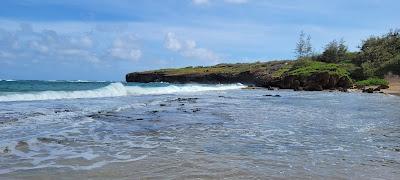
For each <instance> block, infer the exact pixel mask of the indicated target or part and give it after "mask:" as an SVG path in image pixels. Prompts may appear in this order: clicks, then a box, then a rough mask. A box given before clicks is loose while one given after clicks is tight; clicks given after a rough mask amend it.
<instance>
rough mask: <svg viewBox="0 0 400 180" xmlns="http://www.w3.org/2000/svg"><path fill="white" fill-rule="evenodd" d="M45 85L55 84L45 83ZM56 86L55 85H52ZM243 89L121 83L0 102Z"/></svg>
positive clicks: (13, 95)
mask: <svg viewBox="0 0 400 180" xmlns="http://www.w3.org/2000/svg"><path fill="white" fill-rule="evenodd" d="M46 83H55V82H54V81H47V82H46ZM61 83H69V84H72V85H74V84H83V83H100V84H102V83H104V82H89V81H88V82H86V81H70V82H61ZM54 85H57V84H54ZM243 87H245V86H244V85H242V84H228V85H223V84H218V85H200V84H185V85H173V84H168V83H153V85H152V86H148V85H147V86H143V84H141V83H133V84H123V83H121V82H114V83H110V84H108V85H107V86H105V87H101V88H96V89H91V90H75V91H74V90H70V91H63V90H58V91H48V90H47V91H27V92H3V93H2V94H0V102H5V101H35V100H55V99H78V98H101V97H119V96H129V95H146V94H147V95H150V94H173V93H190V92H201V91H223V90H233V89H240V88H243Z"/></svg>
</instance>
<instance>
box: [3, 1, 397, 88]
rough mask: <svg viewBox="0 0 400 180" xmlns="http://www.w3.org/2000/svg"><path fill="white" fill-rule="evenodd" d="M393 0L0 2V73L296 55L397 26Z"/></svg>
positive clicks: (121, 73)
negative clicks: (304, 47)
mask: <svg viewBox="0 0 400 180" xmlns="http://www.w3.org/2000/svg"><path fill="white" fill-rule="evenodd" d="M398 7H400V1H398V0H352V1H349V0H335V1H326V0H85V1H82V0H57V1H55V0H2V1H1V2H0V79H19V80H21V79H28V80H114V81H123V80H124V79H125V74H126V73H129V72H134V71H144V70H151V69H159V68H173V67H186V66H207V65H214V64H218V63H238V62H255V61H270V60H284V59H294V57H295V53H294V48H295V46H296V42H297V40H298V38H299V34H300V32H301V31H304V32H305V33H306V34H309V35H310V36H311V38H312V39H311V42H312V45H313V48H314V51H316V52H321V51H322V50H323V47H324V45H325V44H327V43H328V42H329V41H332V40H334V39H338V40H339V39H341V38H343V39H344V40H345V42H346V44H347V45H348V47H349V49H350V50H352V51H356V50H358V47H359V45H360V44H361V43H362V40H364V39H366V38H368V37H370V36H371V35H382V34H384V33H386V32H388V31H389V30H390V29H395V28H400V21H399V19H400V11H398Z"/></svg>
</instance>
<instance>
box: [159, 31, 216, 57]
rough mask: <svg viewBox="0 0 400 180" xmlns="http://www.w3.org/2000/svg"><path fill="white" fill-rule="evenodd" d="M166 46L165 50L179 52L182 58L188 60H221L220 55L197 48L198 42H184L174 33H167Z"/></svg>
mask: <svg viewBox="0 0 400 180" xmlns="http://www.w3.org/2000/svg"><path fill="white" fill-rule="evenodd" d="M164 46H165V48H167V49H169V50H171V51H174V52H179V53H180V54H181V55H182V56H184V57H188V58H194V59H200V60H211V61H217V60H218V59H219V57H218V55H217V54H215V53H214V52H213V51H211V50H209V49H206V48H199V47H197V44H196V41H193V40H186V41H182V40H180V39H178V38H177V37H176V35H175V34H174V33H172V32H168V33H167V35H166V38H165V44H164Z"/></svg>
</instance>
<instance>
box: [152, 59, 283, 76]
mask: <svg viewBox="0 0 400 180" xmlns="http://www.w3.org/2000/svg"><path fill="white" fill-rule="evenodd" d="M274 63H275V64H279V63H280V64H283V63H282V62H278V61H272V62H256V63H237V64H218V65H215V66H208V67H203V66H198V67H191V66H189V67H185V68H176V69H175V68H171V69H160V70H156V71H147V72H153V73H163V74H165V75H170V76H174V75H186V74H212V73H224V74H239V73H242V72H246V71H250V72H254V71H267V70H268V69H269V68H270V67H271V66H272V65H274Z"/></svg>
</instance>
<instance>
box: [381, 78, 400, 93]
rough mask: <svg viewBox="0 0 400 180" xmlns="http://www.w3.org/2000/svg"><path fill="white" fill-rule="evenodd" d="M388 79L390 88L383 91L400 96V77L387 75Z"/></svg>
mask: <svg viewBox="0 0 400 180" xmlns="http://www.w3.org/2000/svg"><path fill="white" fill-rule="evenodd" d="M385 79H386V80H387V81H389V89H385V90H383V92H385V93H387V94H392V95H396V96H400V77H399V76H396V77H387V78H385Z"/></svg>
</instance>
